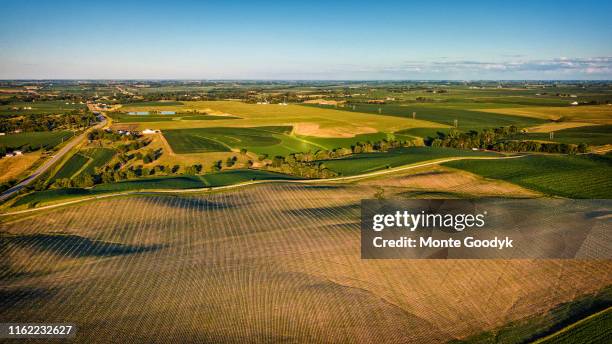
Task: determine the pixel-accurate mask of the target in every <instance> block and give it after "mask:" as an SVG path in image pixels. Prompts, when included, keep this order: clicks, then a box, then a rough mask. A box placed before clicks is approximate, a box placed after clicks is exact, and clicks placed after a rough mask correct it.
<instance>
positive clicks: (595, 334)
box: [449, 286, 612, 344]
mask: <svg viewBox="0 0 612 344" xmlns="http://www.w3.org/2000/svg"><path fill="white" fill-rule="evenodd" d="M611 291H612V289H611V288H610V287H609V286H607V287H604V288H603V289H601V290H599V291H597V292H596V293H594V294H590V295H586V296H582V297H578V298H577V299H575V300H572V301H570V302H568V303H564V304H560V305H557V306H556V307H554V308H553V309H551V310H550V311H548V312H546V313H544V314H539V315H535V316H532V317H529V318H527V319H522V320H519V321H513V322H510V323H508V324H506V325H504V326H502V327H501V328H497V329H495V330H492V331H486V332H483V333H479V334H477V335H475V336H472V337H469V338H467V339H465V340H454V341H451V343H449V344H460V343H463V344H468V343H470V344H486V343H534V344H539V343H606V342H605V341H601V339H602V338H605V337H606V336H609V335H610V332H611V331H612V308H610V306H611V305H612V299H611V294H610V292H611Z"/></svg>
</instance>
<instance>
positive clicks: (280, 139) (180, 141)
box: [163, 126, 414, 156]
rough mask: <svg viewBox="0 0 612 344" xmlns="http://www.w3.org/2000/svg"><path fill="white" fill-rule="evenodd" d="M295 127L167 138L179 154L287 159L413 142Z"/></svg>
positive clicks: (176, 133)
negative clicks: (309, 132)
mask: <svg viewBox="0 0 612 344" xmlns="http://www.w3.org/2000/svg"><path fill="white" fill-rule="evenodd" d="M290 132H291V127H284V126H278V127H254V128H230V127H223V128H194V129H170V130H164V131H163V134H164V137H165V138H166V140H168V143H169V144H170V146H171V147H172V150H173V151H174V152H175V153H179V154H186V153H203V152H230V151H232V150H239V149H241V148H246V149H247V150H248V151H250V152H255V153H257V154H268V155H269V156H276V155H282V156H286V155H288V154H291V153H301V152H309V151H310V152H316V151H318V150H333V149H336V148H350V147H351V146H352V145H354V144H355V143H357V142H368V141H369V142H376V141H380V140H383V139H393V138H394V139H399V140H412V139H414V137H413V136H409V135H404V134H397V135H394V134H386V133H373V134H358V135H355V136H354V137H329V138H328V137H315V136H304V135H293V134H290Z"/></svg>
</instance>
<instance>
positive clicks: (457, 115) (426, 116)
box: [316, 104, 546, 130]
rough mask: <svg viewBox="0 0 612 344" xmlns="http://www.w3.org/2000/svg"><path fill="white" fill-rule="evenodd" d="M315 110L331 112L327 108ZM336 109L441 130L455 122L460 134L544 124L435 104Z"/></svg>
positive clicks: (528, 118)
mask: <svg viewBox="0 0 612 344" xmlns="http://www.w3.org/2000/svg"><path fill="white" fill-rule="evenodd" d="M469 105H470V104H462V106H469ZM316 107H324V108H332V107H329V106H316ZM338 109H341V110H343V111H356V112H365V113H371V114H380V115H385V116H393V117H402V118H412V113H413V112H416V119H420V120H426V121H429V122H436V123H440V124H442V125H438V126H439V127H443V126H444V125H448V126H454V124H455V120H457V124H458V129H460V130H480V129H484V128H495V127H503V126H509V125H514V126H517V127H521V128H522V127H530V126H534V125H538V124H541V123H544V122H546V120H543V119H538V118H531V117H521V116H513V115H505V114H495V113H488V112H480V111H472V110H469V109H464V108H461V107H460V106H456V107H445V106H444V105H439V104H410V105H395V104H392V105H389V104H384V105H374V104H356V105H354V110H353V106H352V105H347V106H345V107H342V108H338ZM379 109H380V112H379Z"/></svg>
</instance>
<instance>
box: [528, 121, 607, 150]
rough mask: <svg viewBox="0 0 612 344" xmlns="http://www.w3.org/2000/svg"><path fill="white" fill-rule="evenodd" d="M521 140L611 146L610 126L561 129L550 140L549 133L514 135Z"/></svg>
mask: <svg viewBox="0 0 612 344" xmlns="http://www.w3.org/2000/svg"><path fill="white" fill-rule="evenodd" d="M516 138H517V139H522V140H543V141H555V142H563V143H574V144H579V143H586V144H588V145H605V144H612V125H591V126H580V127H577V128H569V129H561V130H557V131H555V132H554V136H553V138H552V139H551V138H550V134H549V133H527V134H519V135H516Z"/></svg>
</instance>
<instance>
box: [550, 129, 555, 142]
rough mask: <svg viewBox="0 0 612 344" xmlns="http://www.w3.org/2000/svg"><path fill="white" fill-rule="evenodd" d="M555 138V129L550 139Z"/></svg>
mask: <svg viewBox="0 0 612 344" xmlns="http://www.w3.org/2000/svg"><path fill="white" fill-rule="evenodd" d="M554 138H555V132H554V131H551V132H550V139H551V140H552V139H554Z"/></svg>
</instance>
